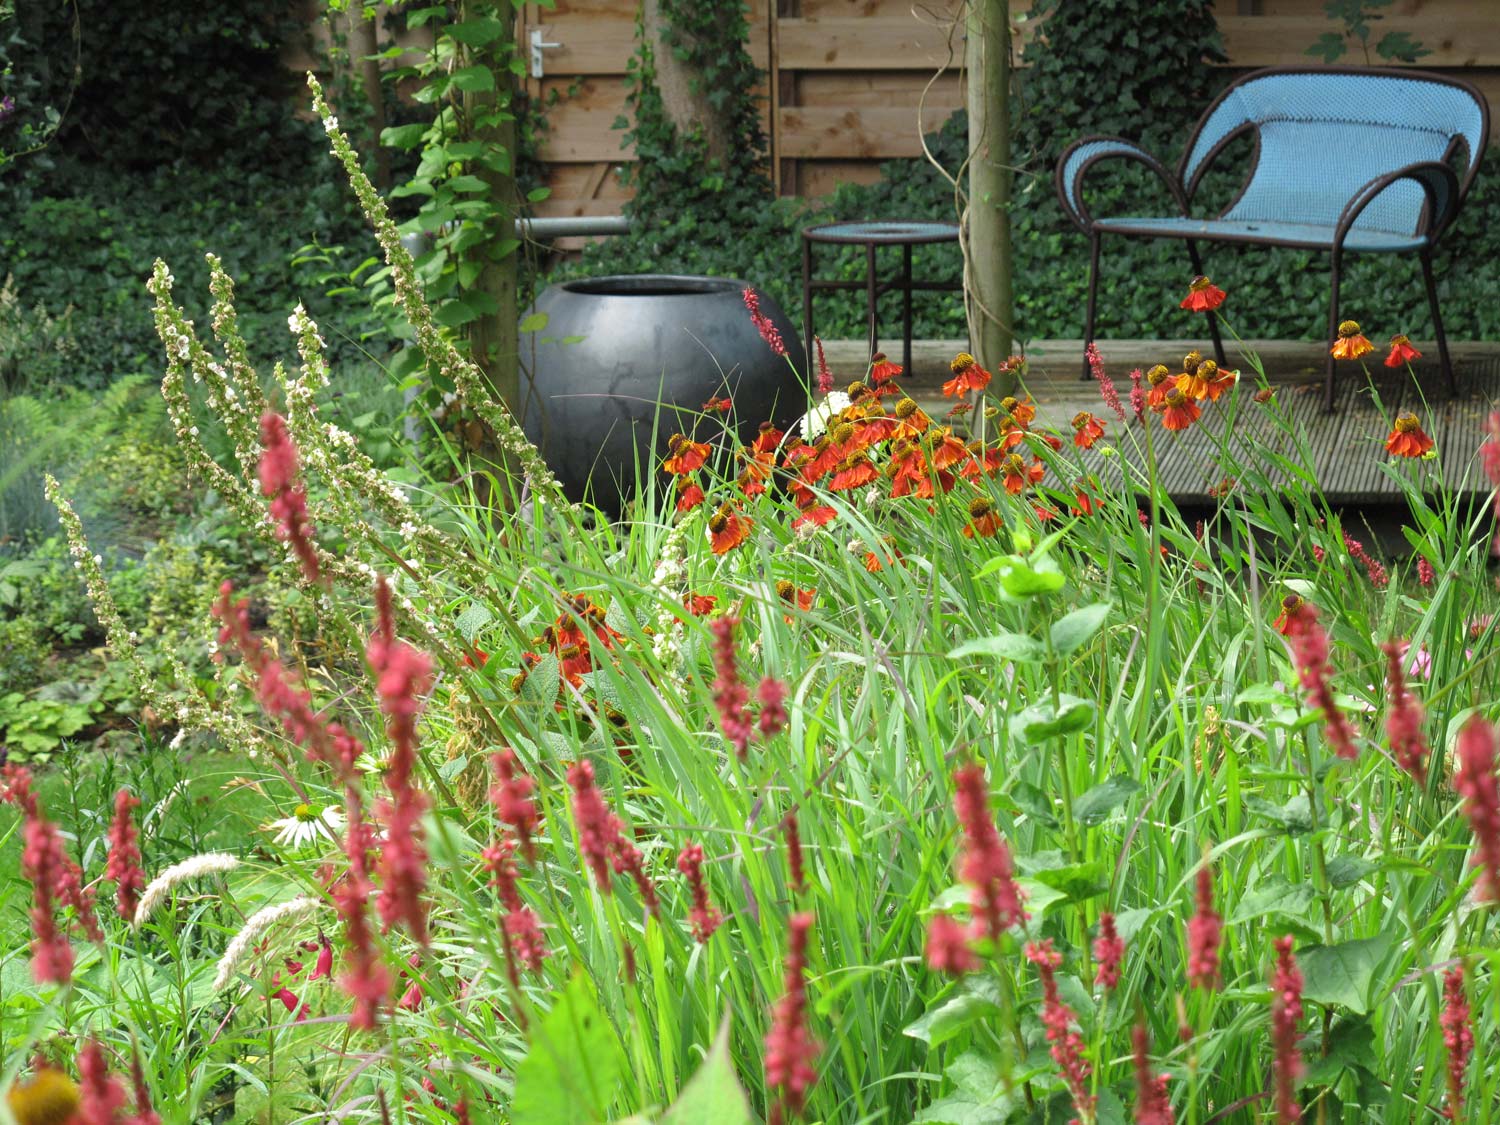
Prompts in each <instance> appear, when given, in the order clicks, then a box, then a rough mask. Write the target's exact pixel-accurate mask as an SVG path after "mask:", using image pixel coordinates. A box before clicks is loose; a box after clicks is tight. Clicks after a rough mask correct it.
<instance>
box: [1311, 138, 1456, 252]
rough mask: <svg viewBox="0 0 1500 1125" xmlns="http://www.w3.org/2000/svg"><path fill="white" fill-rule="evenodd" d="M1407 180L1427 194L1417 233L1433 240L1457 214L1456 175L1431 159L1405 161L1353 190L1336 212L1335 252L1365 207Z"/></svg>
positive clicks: (1430, 241)
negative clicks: (1348, 198)
mask: <svg viewBox="0 0 1500 1125" xmlns="http://www.w3.org/2000/svg"><path fill="white" fill-rule="evenodd" d="M1407 180H1411V181H1413V182H1415V183H1416V184H1417V186H1418V187H1420V188H1421V189H1422V191H1423V193H1424V194H1425V195H1426V196H1427V207H1426V209H1425V210H1424V211H1423V212H1422V221H1421V223H1420V227H1421V229H1419V230H1418V231H1417V233H1418V234H1420V235H1421V236H1422V237H1424V238H1426V239H1427V242H1428V245H1431V244H1433V243H1435V242H1437V240H1438V238H1439V236H1441V235H1442V233H1443V231H1444V230H1445V229H1446V228H1447V226H1448V224H1449V223H1451V222H1452V221H1453V216H1454V215H1456V214H1457V213H1458V203H1459V187H1458V177H1457V176H1456V175H1454V174H1453V169H1452V168H1450V167H1448V165H1446V164H1442V163H1439V162H1437V161H1434V160H1424V161H1420V162H1418V163H1416V164H1408V165H1407V166H1406V167H1404V168H1397V169H1396V170H1395V171H1394V172H1387V173H1385V174H1384V175H1381V176H1376V177H1375V178H1374V179H1373V180H1371V181H1370V182H1369V183H1367V184H1365V185H1364V186H1363V187H1362V188H1360V189H1359V190H1358V191H1357V192H1355V193H1354V198H1352V199H1351V200H1349V202H1348V203H1346V204H1344V209H1343V211H1341V212H1340V213H1339V221H1338V229H1337V230H1336V231H1335V233H1334V236H1333V245H1334V249H1335V250H1336V251H1337V250H1339V249H1342V247H1343V245H1344V237H1345V236H1346V235H1347V234H1348V233H1349V231H1350V229H1351V228H1352V227H1353V226H1354V221H1355V220H1356V219H1358V218H1359V216H1360V215H1361V213H1363V211H1364V210H1365V208H1366V207H1368V206H1369V205H1370V204H1371V203H1373V202H1375V200H1376V199H1377V198H1378V197H1379V196H1380V194H1381V193H1382V192H1383V191H1385V190H1386V189H1387V188H1389V187H1390V186H1391V185H1392V184H1397V183H1402V182H1404V181H1407Z"/></svg>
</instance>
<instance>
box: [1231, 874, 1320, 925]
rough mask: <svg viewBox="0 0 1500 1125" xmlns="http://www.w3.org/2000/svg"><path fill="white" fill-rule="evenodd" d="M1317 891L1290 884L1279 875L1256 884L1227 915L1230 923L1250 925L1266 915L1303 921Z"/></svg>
mask: <svg viewBox="0 0 1500 1125" xmlns="http://www.w3.org/2000/svg"><path fill="white" fill-rule="evenodd" d="M1316 897H1317V892H1316V891H1314V890H1313V888H1312V887H1311V886H1310V885H1309V884H1307V883H1289V882H1288V881H1287V880H1286V879H1283V878H1282V877H1281V876H1280V875H1272V876H1270V877H1269V878H1266V879H1262V880H1261V881H1260V882H1258V883H1256V884H1255V886H1254V887H1252V888H1251V889H1250V890H1249V891H1247V892H1246V894H1245V896H1244V897H1243V898H1241V899H1240V901H1239V902H1238V903H1236V904H1235V907H1234V911H1233V912H1232V913H1231V914H1230V915H1229V921H1230V922H1231V923H1237V922H1249V921H1253V920H1255V919H1257V918H1263V917H1265V916H1266V915H1267V914H1281V915H1284V916H1286V917H1288V918H1293V919H1295V920H1297V921H1299V922H1300V921H1305V920H1306V918H1307V908H1308V907H1309V906H1310V905H1311V904H1312V901H1313V899H1314V898H1316Z"/></svg>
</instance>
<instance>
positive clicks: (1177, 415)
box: [1161, 387, 1203, 430]
mask: <svg viewBox="0 0 1500 1125" xmlns="http://www.w3.org/2000/svg"><path fill="white" fill-rule="evenodd" d="M1202 414H1203V409H1202V408H1201V407H1200V406H1199V405H1198V404H1197V403H1196V402H1194V401H1193V400H1192V399H1190V398H1188V397H1187V395H1185V394H1183V393H1182V392H1181V391H1180V390H1178V389H1177V388H1176V387H1173V388H1172V389H1171V390H1170V391H1168V392H1167V395H1166V397H1165V398H1164V399H1162V407H1161V423H1162V425H1163V426H1165V427H1166V428H1167V429H1169V430H1185V429H1187V428H1188V427H1189V426H1191V425H1192V424H1193V423H1194V422H1196V421H1197V420H1198V419H1199V418H1200V417H1201V416H1202Z"/></svg>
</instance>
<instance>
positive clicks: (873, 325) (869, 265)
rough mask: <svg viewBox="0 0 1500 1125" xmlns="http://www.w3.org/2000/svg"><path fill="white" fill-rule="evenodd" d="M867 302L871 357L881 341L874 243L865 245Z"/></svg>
mask: <svg viewBox="0 0 1500 1125" xmlns="http://www.w3.org/2000/svg"><path fill="white" fill-rule="evenodd" d="M865 300H866V302H868V304H869V313H870V355H874V354H875V349H876V347H877V346H878V344H879V342H880V341H879V339H878V335H879V334H878V332H877V320H876V311H875V305H876V302H877V301H878V300H879V298H878V297H877V296H876V294H875V244H874V243H873V242H867V243H865ZM867 358H868V357H867Z"/></svg>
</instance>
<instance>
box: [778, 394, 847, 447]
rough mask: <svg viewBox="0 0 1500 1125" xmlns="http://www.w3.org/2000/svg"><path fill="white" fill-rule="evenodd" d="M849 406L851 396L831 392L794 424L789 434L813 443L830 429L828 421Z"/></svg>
mask: <svg viewBox="0 0 1500 1125" xmlns="http://www.w3.org/2000/svg"><path fill="white" fill-rule="evenodd" d="M848 405H849V396H848V395H846V394H845V393H844V392H843V391H829V392H828V394H827V395H825V396H824V397H823V401H822V402H820V403H818V405H817V406H815V407H813V408H812V409H811V410H809V411H808V412H807V413H806V414H804V415H802V417H801V418H800V419H798V420H797V421H796V422H793V423H792V428H791V430H790V431H788V432H790V433H793V434H796V435H798V436H799V437H801V438H802V440H803V441H813V440H814V439H816V438H818V437H819V436H821V435H822V433H823V431H824V430H826V429H827V428H828V420H829V419H830V418H832V417H833V416H834V415H835V414H837V413H839V411H841V410H843V409H844V408H845V407H847V406H848Z"/></svg>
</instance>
